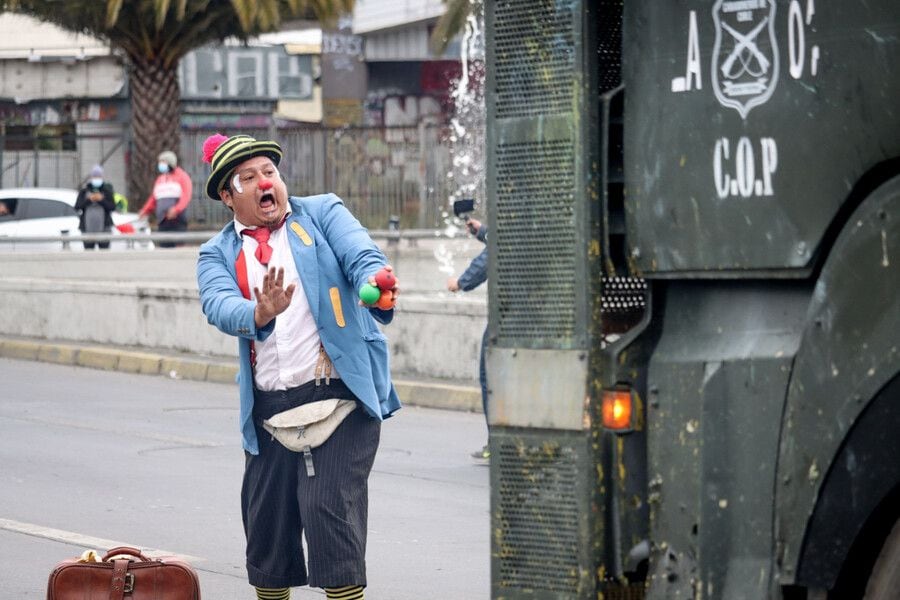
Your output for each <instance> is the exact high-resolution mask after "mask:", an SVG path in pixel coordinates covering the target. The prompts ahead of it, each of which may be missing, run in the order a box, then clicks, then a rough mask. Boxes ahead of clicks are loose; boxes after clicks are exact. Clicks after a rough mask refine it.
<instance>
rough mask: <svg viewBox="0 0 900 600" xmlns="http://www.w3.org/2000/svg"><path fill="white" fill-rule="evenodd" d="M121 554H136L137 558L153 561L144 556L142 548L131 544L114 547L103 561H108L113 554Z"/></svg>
mask: <svg viewBox="0 0 900 600" xmlns="http://www.w3.org/2000/svg"><path fill="white" fill-rule="evenodd" d="M120 554H127V555H129V556H134V557H135V558H139V559H141V560H142V561H144V562H151V560H150V559H149V558H148V557H146V556H144V555H143V554H142V553H141V551H140V550H138V549H137V548H132V547H131V546H116V547H115V548H112V549H111V550H110V551H109V552H107V553H106V555H105V556H104V557H103V558H102V559H101V560H102V562H107V561H108V560H109V559H110V558H112V557H113V556H118V555H120Z"/></svg>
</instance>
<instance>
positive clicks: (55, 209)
mask: <svg viewBox="0 0 900 600" xmlns="http://www.w3.org/2000/svg"><path fill="white" fill-rule="evenodd" d="M20 203H21V205H22V206H20V207H19V211H18V213H17V214H16V217H18V218H20V219H46V218H48V217H74V216H77V213H76V212H75V209H74V208H72V207H71V206H69V205H68V204H66V203H65V202H60V201H59V200H48V199H46V198H22V199H20Z"/></svg>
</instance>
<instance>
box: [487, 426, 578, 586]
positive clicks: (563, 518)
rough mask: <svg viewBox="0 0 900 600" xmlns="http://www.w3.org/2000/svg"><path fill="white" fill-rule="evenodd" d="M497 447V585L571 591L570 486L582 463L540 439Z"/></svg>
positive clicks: (574, 525)
mask: <svg viewBox="0 0 900 600" xmlns="http://www.w3.org/2000/svg"><path fill="white" fill-rule="evenodd" d="M497 446H498V447H499V451H497V452H496V453H495V455H496V458H497V460H498V465H497V468H498V469H499V475H500V479H499V481H500V484H499V490H498V502H499V513H500V515H499V516H500V518H499V531H497V536H498V538H499V539H498V540H496V541H495V543H496V544H497V546H496V551H497V555H498V556H497V558H498V561H499V579H498V580H497V581H498V583H499V585H500V586H501V587H508V588H522V589H534V590H547V591H551V592H563V593H575V592H577V591H578V578H579V547H578V545H579V543H578V538H579V511H578V499H579V497H578V494H577V493H576V485H577V483H578V464H579V463H580V462H582V461H583V459H582V461H580V460H579V457H578V452H577V450H576V449H575V448H573V447H571V446H565V445H560V444H559V443H558V442H555V441H552V440H546V439H545V440H544V441H543V443H541V444H540V445H537V444H533V445H528V444H525V443H523V442H521V441H519V442H518V443H516V442H514V441H512V440H504V441H502V442H500V443H499V444H498V445H497ZM492 460H494V458H493V457H492Z"/></svg>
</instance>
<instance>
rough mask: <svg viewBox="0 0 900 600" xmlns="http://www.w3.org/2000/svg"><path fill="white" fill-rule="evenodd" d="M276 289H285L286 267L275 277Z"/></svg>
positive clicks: (280, 269) (281, 268)
mask: <svg viewBox="0 0 900 600" xmlns="http://www.w3.org/2000/svg"><path fill="white" fill-rule="evenodd" d="M275 287H279V288H280V287H284V267H280V268H279V269H278V272H277V274H276V275H275Z"/></svg>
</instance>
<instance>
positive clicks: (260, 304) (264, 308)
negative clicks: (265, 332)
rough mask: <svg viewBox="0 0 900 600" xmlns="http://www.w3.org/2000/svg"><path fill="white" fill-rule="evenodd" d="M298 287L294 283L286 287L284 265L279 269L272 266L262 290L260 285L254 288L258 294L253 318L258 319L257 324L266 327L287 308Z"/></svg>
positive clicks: (264, 280) (265, 277)
mask: <svg viewBox="0 0 900 600" xmlns="http://www.w3.org/2000/svg"><path fill="white" fill-rule="evenodd" d="M296 288H297V285H296V284H293V283H292V284H291V285H289V286H288V287H287V289H285V287H284V268H283V267H282V268H280V269H278V270H277V271H276V270H275V267H270V268H269V272H268V273H266V274H265V276H264V277H263V284H262V291H260V290H259V288H258V287H255V288H253V293H254V294H255V295H256V311H255V312H254V313H253V320H254V321H256V326H257V327H258V328H259V327H264V326H265V325H266V323H268V322H269V321H271V320H272V319H274V318H275V317H276V316H277V315H280V314H281V313H283V312H284V311H285V310H287V307H288V306H289V305H290V304H291V298H292V297H293V296H294V290H295V289H296Z"/></svg>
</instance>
